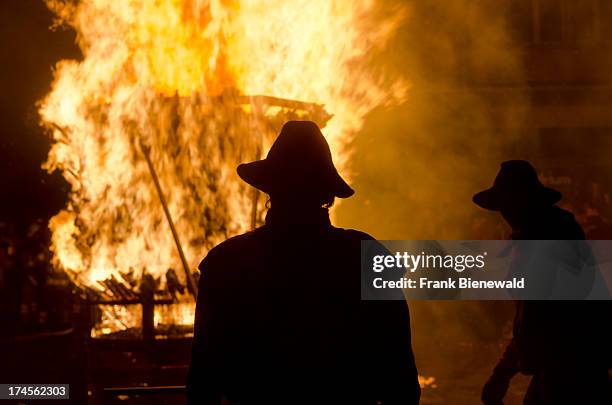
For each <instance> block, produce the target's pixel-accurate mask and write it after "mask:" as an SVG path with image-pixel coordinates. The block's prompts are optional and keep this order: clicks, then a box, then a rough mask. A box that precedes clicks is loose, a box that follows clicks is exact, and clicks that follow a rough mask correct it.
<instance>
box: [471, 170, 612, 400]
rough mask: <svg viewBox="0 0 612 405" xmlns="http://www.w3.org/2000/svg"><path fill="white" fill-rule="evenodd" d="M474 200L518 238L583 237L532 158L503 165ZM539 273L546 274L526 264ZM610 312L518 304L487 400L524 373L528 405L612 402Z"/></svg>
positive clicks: (604, 306) (605, 306) (564, 304)
mask: <svg viewBox="0 0 612 405" xmlns="http://www.w3.org/2000/svg"><path fill="white" fill-rule="evenodd" d="M473 199H474V202H475V203H476V204H477V205H479V206H481V207H483V208H485V209H488V210H492V211H499V212H500V213H501V215H502V217H503V218H504V219H505V220H506V222H507V223H508V224H509V225H510V226H511V227H512V231H513V233H512V238H513V239H515V240H550V241H553V240H577V241H578V240H583V239H584V232H583V231H582V228H581V227H580V225H579V224H578V223H577V222H576V220H575V219H574V216H573V215H572V214H571V213H570V212H568V211H565V210H563V209H561V208H559V207H557V206H555V205H554V204H555V203H557V202H558V201H559V200H560V199H561V193H559V192H558V191H556V190H553V189H551V188H548V187H545V186H544V185H543V184H542V183H541V182H540V180H539V179H538V176H537V173H536V171H535V169H534V168H533V167H532V166H531V164H530V163H529V162H526V161H522V160H513V161H508V162H504V163H502V165H501V170H500V172H499V174H498V175H497V177H496V179H495V182H494V185H493V187H491V188H489V189H487V190H484V191H482V192H480V193H478V194H476V195H474V198H473ZM577 245H579V243H577ZM519 246H520V245H519ZM524 246H527V245H524ZM536 253H537V252H536ZM569 257H572V255H569ZM538 270H540V271H541V272H547V271H549V269H534V268H532V267H530V268H529V269H528V271H538ZM542 277H544V279H546V277H547V275H546V274H544V275H542ZM609 310H610V305H609V302H608V301H601V302H584V301H517V305H516V314H515V318H514V326H513V336H512V340H511V342H510V343H509V344H508V346H507V348H506V350H505V352H504V354H503V356H502V358H501V360H500V361H499V363H498V364H497V366H496V367H495V369H494V370H493V374H492V376H491V377H490V378H489V381H487V383H486V384H485V387H484V389H483V392H482V401H483V402H484V403H485V404H487V405H499V404H502V403H503V397H504V395H505V393H506V391H507V389H508V386H509V383H510V380H511V378H512V377H513V376H514V375H515V374H516V373H518V372H521V373H523V374H527V375H532V376H533V377H532V379H531V383H530V385H529V388H528V390H527V393H526V395H525V398H524V404H526V405H548V404H589V405H597V404H610V403H612V396H611V395H612V394H611V383H610V377H609V375H608V367H610V345H611V343H612V341H611V340H610V320H611V318H610V313H609V312H608V311H609Z"/></svg>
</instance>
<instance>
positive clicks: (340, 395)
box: [187, 121, 420, 405]
mask: <svg viewBox="0 0 612 405" xmlns="http://www.w3.org/2000/svg"><path fill="white" fill-rule="evenodd" d="M238 175H239V176H240V177H241V178H242V179H243V180H244V181H246V182H247V183H249V184H251V185H252V186H254V187H256V188H258V189H259V190H262V191H264V192H265V193H267V194H269V195H270V202H271V208H270V210H269V211H268V213H267V216H266V223H265V225H264V226H262V227H260V228H258V229H256V230H254V231H253V232H249V233H246V234H244V235H240V236H237V237H234V238H231V239H229V240H227V241H225V242H224V243H222V244H220V245H219V246H217V247H215V248H214V249H212V250H211V251H210V252H209V254H208V256H206V258H205V259H204V260H203V261H202V263H201V265H200V270H201V272H202V275H201V278H200V290H199V295H198V302H197V308H196V318H195V336H194V342H193V348H192V358H191V365H190V370H189V375H188V381H187V387H188V402H189V404H202V405H213V404H214V405H216V404H220V403H221V401H222V398H225V400H229V401H231V402H232V403H233V402H236V403H239V404H241V405H250V404H285V405H288V404H309V405H314V404H372V405H374V404H376V403H382V404H418V401H419V394H420V389H419V385H418V379H417V371H416V367H415V363H414V357H413V353H412V349H411V341H410V320H409V313H408V307H407V305H406V303H405V301H396V302H394V301H384V302H382V301H377V302H370V301H362V300H361V299H360V282H361V280H360V242H361V240H364V239H372V238H371V237H370V236H369V235H367V234H364V233H361V232H358V231H354V230H345V229H340V228H335V227H333V226H332V225H331V223H330V220H329V215H328V207H329V206H331V205H332V203H333V201H334V198H335V197H340V198H347V197H350V196H351V195H352V194H353V190H352V189H351V188H350V187H349V186H348V184H347V183H346V182H345V181H344V180H343V179H342V178H341V177H340V175H339V174H338V172H337V171H336V169H335V167H334V164H333V162H332V157H331V153H330V149H329V146H328V144H327V142H326V140H325V138H324V137H323V135H322V134H321V131H320V130H319V128H318V127H317V125H316V124H315V123H313V122H310V121H290V122H287V123H286V124H285V125H284V126H283V128H282V130H281V133H280V134H279V136H278V138H277V139H276V141H275V142H274V144H273V145H272V147H271V149H270V151H269V153H268V156H267V157H266V158H265V159H263V160H260V161H256V162H252V163H247V164H242V165H240V166H239V167H238Z"/></svg>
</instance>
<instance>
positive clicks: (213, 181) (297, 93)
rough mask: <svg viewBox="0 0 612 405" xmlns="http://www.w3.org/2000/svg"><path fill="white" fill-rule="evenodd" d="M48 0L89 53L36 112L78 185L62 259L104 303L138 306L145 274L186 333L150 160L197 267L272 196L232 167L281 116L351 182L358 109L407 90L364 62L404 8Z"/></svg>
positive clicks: (67, 215)
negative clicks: (321, 146)
mask: <svg viewBox="0 0 612 405" xmlns="http://www.w3.org/2000/svg"><path fill="white" fill-rule="evenodd" d="M47 4H48V6H49V8H50V9H51V10H53V11H54V12H55V13H56V15H57V17H58V24H65V25H67V26H70V27H72V28H73V29H74V30H75V31H76V32H77V40H78V45H79V46H80V48H81V51H82V53H83V59H82V60H78V61H77V60H64V61H61V62H60V63H58V65H57V66H56V71H55V79H54V82H53V85H52V90H51V92H50V93H49V94H48V95H47V96H46V97H45V98H44V99H43V100H42V101H41V102H40V106H39V110H40V115H41V118H42V124H43V125H44V126H45V127H46V128H48V129H49V133H50V135H51V136H52V139H53V146H52V148H51V150H50V152H49V156H48V160H47V162H46V163H45V164H44V168H45V169H46V170H48V171H49V172H52V171H54V170H60V171H61V172H62V174H63V176H64V177H65V178H66V180H67V181H68V183H69V184H70V186H71V189H72V191H71V193H70V196H69V201H68V203H67V206H66V208H65V209H64V210H62V211H61V212H60V213H58V214H57V215H56V216H55V217H54V218H52V220H51V221H50V228H51V230H52V251H53V254H54V265H55V266H58V267H60V268H62V269H64V270H65V271H66V272H67V273H68V274H69V275H70V277H71V279H72V280H73V281H74V283H75V284H76V285H77V286H80V287H82V288H84V289H86V290H87V291H88V292H89V293H91V294H100V296H102V297H106V298H110V299H117V298H119V296H123V295H124V293H123V292H122V291H127V292H125V294H127V295H130V294H132V293H133V294H134V296H138V295H139V294H140V289H141V285H142V279H143V278H144V275H150V276H152V277H153V278H154V279H156V282H157V283H158V284H157V286H156V294H160V291H163V294H165V296H170V295H171V297H172V300H174V301H176V302H177V305H178V306H179V309H177V310H165V311H162V310H159V311H157V312H156V316H155V319H156V323H158V324H162V323H169V324H172V323H178V324H188V323H190V322H191V320H192V318H193V303H192V301H193V298H192V297H191V296H190V295H188V294H187V293H186V292H185V291H184V290H183V291H181V289H180V288H179V289H175V290H173V291H172V292H171V293H170V292H169V289H170V284H176V283H177V282H178V284H179V285H180V284H182V285H183V286H184V285H186V282H187V280H186V277H185V272H183V271H182V270H180V269H182V268H183V265H182V262H181V258H180V255H179V252H178V250H177V246H176V243H175V239H174V238H173V236H172V233H171V232H170V229H169V224H168V221H167V218H166V217H165V215H164V211H163V209H162V205H161V204H160V195H159V193H158V191H157V190H156V187H155V184H154V181H153V179H152V172H151V168H150V167H148V166H147V161H146V159H145V154H146V153H148V154H149V156H150V158H151V161H152V164H153V166H154V168H153V170H154V171H155V172H156V175H157V177H158V180H159V184H160V188H161V190H162V193H163V197H165V200H166V202H167V208H168V211H169V213H170V216H171V218H172V219H173V222H174V224H175V227H176V233H177V235H178V237H179V239H180V242H181V245H182V249H183V251H184V256H185V261H186V264H187V266H188V268H189V269H190V271H194V272H195V269H196V268H197V264H198V261H199V260H200V259H201V258H202V257H203V256H204V255H205V254H206V252H207V251H208V250H209V249H210V248H211V247H213V246H214V245H216V244H218V243H219V242H221V241H223V240H224V239H226V238H227V237H230V236H233V235H236V234H238V233H241V232H244V231H246V230H248V229H249V228H250V227H251V226H252V225H253V224H256V223H260V222H261V212H263V204H264V201H263V199H262V198H260V199H257V198H256V197H254V194H253V190H251V189H249V188H248V187H247V186H246V185H245V184H243V183H241V182H240V181H239V180H238V178H237V176H236V175H235V167H236V166H237V164H238V163H240V162H243V161H248V160H253V159H257V158H259V157H261V154H262V152H263V151H265V150H266V148H267V146H268V145H269V143H270V142H271V140H272V136H273V135H275V134H276V133H277V131H278V130H279V129H280V127H281V125H282V124H283V122H285V121H286V120H288V119H296V118H297V119H299V118H303V119H312V120H314V121H316V122H318V123H319V125H321V126H325V128H324V129H323V131H324V133H325V135H326V137H327V139H328V141H329V143H330V146H331V148H332V151H333V153H334V158H335V160H336V161H337V162H338V165H339V167H340V168H341V169H343V173H346V172H347V170H348V169H349V168H348V167H347V166H348V165H347V158H348V156H349V155H350V150H349V147H348V146H349V143H350V141H351V138H352V136H353V135H354V134H355V133H356V132H357V131H358V130H359V129H360V128H361V125H362V123H363V120H364V117H365V115H366V114H367V113H368V112H369V111H371V110H372V109H373V108H375V107H377V106H381V105H386V104H389V103H396V102H400V101H402V100H403V99H404V98H405V95H406V89H407V84H406V83H405V82H404V81H402V80H401V79H391V78H389V77H385V76H384V75H383V74H382V73H380V72H377V73H374V71H373V70H372V69H371V68H369V67H368V66H369V65H371V63H367V62H368V57H369V56H370V54H371V53H374V52H376V51H377V50H380V49H382V48H383V47H384V46H385V45H386V43H387V40H388V39H389V38H390V37H391V36H392V35H393V33H394V31H395V30H396V28H397V27H398V25H399V23H400V22H401V21H402V19H403V18H404V17H405V10H403V9H394V10H391V12H389V11H387V14H386V15H381V13H380V12H378V13H377V12H376V11H377V10H376V7H375V5H374V1H372V0H364V1H344V0H338V1H329V0H242V1H237V0H157V1H150V0H125V1H115V0H81V1H60V0H47ZM169 269H174V270H172V271H171V272H170V273H169ZM169 274H176V275H177V280H175V279H174V277H170V278H171V280H169ZM109 281H112V283H111V284H109ZM113 283H114V284H113ZM113 286H114V287H113ZM136 317H137V314H135V313H134V311H132V310H129V309H126V308H125V307H120V306H109V307H108V308H107V309H106V310H105V311H104V312H103V314H102V317H101V321H100V327H99V333H105V332H112V331H117V330H121V329H126V328H128V327H129V325H131V324H132V323H133V321H134V319H136ZM100 331H101V332H100Z"/></svg>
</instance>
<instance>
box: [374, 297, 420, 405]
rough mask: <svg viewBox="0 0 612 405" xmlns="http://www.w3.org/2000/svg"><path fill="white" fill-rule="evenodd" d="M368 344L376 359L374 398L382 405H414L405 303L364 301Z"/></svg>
mask: <svg viewBox="0 0 612 405" xmlns="http://www.w3.org/2000/svg"><path fill="white" fill-rule="evenodd" d="M367 305H368V313H369V316H370V320H371V322H370V325H371V326H370V327H372V328H373V333H374V334H375V336H376V337H375V339H373V340H372V341H371V342H372V343H371V344H375V345H376V346H375V347H373V348H372V351H373V352H374V355H375V356H376V360H375V365H376V366H377V369H376V370H374V372H375V373H377V376H376V378H375V382H374V384H376V386H375V397H376V399H377V400H378V401H381V402H382V403H383V404H384V405H395V404H397V405H400V404H401V405H417V404H418V403H419V400H420V397H421V388H420V386H419V378H418V373H417V368H416V364H415V361H414V354H413V352H412V341H411V336H410V314H409V311H408V305H407V303H406V301H368V302H367Z"/></svg>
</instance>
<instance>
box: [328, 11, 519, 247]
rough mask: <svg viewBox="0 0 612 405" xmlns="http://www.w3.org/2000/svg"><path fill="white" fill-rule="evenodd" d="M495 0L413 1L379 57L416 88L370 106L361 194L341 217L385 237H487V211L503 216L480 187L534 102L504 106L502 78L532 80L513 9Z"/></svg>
mask: <svg viewBox="0 0 612 405" xmlns="http://www.w3.org/2000/svg"><path fill="white" fill-rule="evenodd" d="M394 3H395V2H389V7H392V6H393V5H394ZM488 3H489V4H488V5H487V4H486V3H484V2H473V1H466V0H464V1H453V2H440V1H435V0H424V1H410V2H408V4H409V10H410V11H409V13H408V17H407V18H406V20H405V22H404V24H403V26H402V28H400V29H399V30H398V34H397V35H396V36H395V38H394V40H393V42H392V43H391V44H390V45H389V46H388V48H389V51H388V52H387V53H386V54H384V55H381V56H380V57H379V58H378V60H377V61H376V62H377V63H380V64H383V65H385V66H386V69H389V70H391V71H393V72H395V73H396V74H398V75H401V76H403V77H404V78H405V80H406V81H408V82H410V83H411V88H410V90H409V93H408V98H407V101H406V102H405V103H403V104H402V105H400V106H398V107H396V108H392V109H377V110H375V111H374V112H373V113H372V114H370V116H369V117H368V119H367V120H366V122H365V125H364V128H363V130H362V131H361V132H360V133H359V135H358V136H357V137H356V138H355V140H354V143H353V151H354V156H353V163H352V169H353V172H354V174H355V176H354V178H353V184H354V186H355V189H356V190H357V196H356V197H355V198H353V199H351V200H348V201H346V202H343V203H342V204H341V205H340V207H339V208H338V211H337V220H338V222H339V224H340V225H341V226H348V227H350V226H353V227H355V226H356V227H359V228H361V229H364V230H365V231H368V232H371V233H372V234H373V235H374V236H375V237H377V238H379V239H428V238H430V239H434V238H435V239H467V238H478V237H479V236H480V235H479V234H478V232H477V231H475V227H476V226H477V225H478V224H477V218H478V217H482V216H483V215H484V216H485V217H488V219H489V220H490V221H493V222H495V221H494V220H495V217H494V215H487V214H483V213H482V210H480V209H479V208H478V207H476V206H475V205H474V204H473V203H472V202H471V196H472V195H473V194H474V193H475V192H476V191H479V190H480V189H483V188H486V187H488V186H489V185H490V184H491V182H492V180H493V178H494V176H495V174H496V173H497V170H498V168H499V163H500V161H501V160H502V159H507V158H509V157H510V156H512V153H511V152H512V145H513V144H514V143H515V142H516V141H517V139H518V138H519V135H520V128H521V123H522V122H524V121H525V119H526V113H527V109H526V107H525V105H526V100H521V99H520V97H519V99H515V100H513V103H512V105H504V108H499V107H498V105H499V104H501V103H504V102H506V101H507V100H502V99H499V95H498V94H497V93H499V91H498V90H496V89H495V88H494V87H493V86H494V85H499V84H500V83H501V85H502V86H503V87H515V86H517V85H518V84H520V83H522V82H523V81H524V67H523V64H522V61H521V58H520V55H519V53H518V52H517V51H515V50H514V49H515V47H514V46H513V42H512V38H511V33H510V30H509V21H507V19H505V16H507V15H508V13H507V10H504V9H503V7H500V4H499V3H498V2H488ZM475 4H477V6H476V5H475ZM504 128H516V130H508V129H504ZM485 236H488V235H485Z"/></svg>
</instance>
